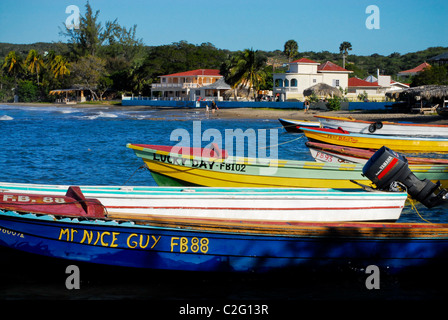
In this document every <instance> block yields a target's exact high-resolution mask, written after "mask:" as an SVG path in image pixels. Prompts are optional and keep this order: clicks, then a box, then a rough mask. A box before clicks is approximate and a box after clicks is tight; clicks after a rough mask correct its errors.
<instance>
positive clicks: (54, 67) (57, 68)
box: [50, 55, 70, 79]
mask: <svg viewBox="0 0 448 320" xmlns="http://www.w3.org/2000/svg"><path fill="white" fill-rule="evenodd" d="M50 68H51V71H52V72H53V75H54V77H55V79H56V78H59V77H63V76H67V75H69V74H70V69H69V68H70V63H68V61H67V59H65V58H64V57H63V56H61V55H57V56H55V57H54V58H53V60H51V61H50Z"/></svg>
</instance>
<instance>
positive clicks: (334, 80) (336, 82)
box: [333, 79, 339, 87]
mask: <svg viewBox="0 0 448 320" xmlns="http://www.w3.org/2000/svg"><path fill="white" fill-rule="evenodd" d="M333 87H339V79H333Z"/></svg>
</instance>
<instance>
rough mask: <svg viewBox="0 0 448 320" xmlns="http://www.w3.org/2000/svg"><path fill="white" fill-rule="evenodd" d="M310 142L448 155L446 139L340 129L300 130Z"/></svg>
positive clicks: (447, 141)
mask: <svg viewBox="0 0 448 320" xmlns="http://www.w3.org/2000/svg"><path fill="white" fill-rule="evenodd" d="M302 130H303V132H304V133H305V135H306V137H307V138H308V139H309V140H310V141H318V142H321V143H329V144H335V145H340V146H346V147H352V148H361V149H375V150H379V149H380V148H381V147H383V146H387V147H389V148H391V149H393V150H396V151H399V152H405V153H448V138H429V137H417V136H407V137H406V136H388V135H379V134H358V133H350V132H348V131H346V130H342V129H326V128H316V129H309V128H302Z"/></svg>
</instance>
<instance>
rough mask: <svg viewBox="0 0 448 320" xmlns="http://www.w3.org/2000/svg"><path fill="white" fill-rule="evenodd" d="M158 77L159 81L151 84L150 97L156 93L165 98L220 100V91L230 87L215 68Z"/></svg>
mask: <svg viewBox="0 0 448 320" xmlns="http://www.w3.org/2000/svg"><path fill="white" fill-rule="evenodd" d="M159 78H160V83H153V84H152V86H151V98H153V97H154V95H157V96H159V97H161V98H162V99H165V100H197V99H198V98H199V97H201V99H204V98H207V99H209V100H215V99H216V100H220V99H221V97H222V91H223V90H227V89H229V88H230V87H229V86H228V85H226V84H225V83H224V81H223V76H221V75H220V74H219V70H217V69H197V70H191V71H186V72H179V73H173V74H167V75H163V76H159ZM218 80H220V81H219V82H217V81H218ZM218 84H220V85H218ZM156 92H158V93H156Z"/></svg>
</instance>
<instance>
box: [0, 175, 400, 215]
mask: <svg viewBox="0 0 448 320" xmlns="http://www.w3.org/2000/svg"><path fill="white" fill-rule="evenodd" d="M76 188H78V189H79V190H80V192H82V194H83V195H84V196H85V197H87V198H92V199H97V200H98V201H99V202H100V203H101V205H102V206H104V208H105V209H106V210H107V212H109V214H115V213H118V214H124V213H126V214H134V215H136V216H138V217H150V216H155V217H159V218H161V217H173V216H175V217H182V218H185V219H190V218H203V219H214V220H223V221H224V220H229V219H242V220H247V221H250V220H258V221H396V220H398V218H399V217H400V214H401V211H402V210H403V207H404V204H405V201H406V198H407V195H406V193H402V192H381V191H364V190H362V189H353V190H350V189H346V190H335V189H317V188H315V189H293V188H269V189H268V188H254V189H252V188H203V187H195V188H193V187H181V188H179V187H140V186H134V187H131V186H80V187H76ZM71 189H72V188H71V187H70V186H64V185H37V184H19V183H0V197H2V200H3V201H2V202H1V203H0V208H2V207H5V205H6V204H7V205H8V206H7V207H6V208H7V209H10V210H15V209H22V210H23V209H25V210H26V209H28V211H31V208H29V207H27V206H30V205H31V206H32V205H34V207H37V208H42V204H44V203H43V202H42V201H35V200H36V199H42V198H44V197H45V196H43V195H45V194H48V196H47V200H48V201H50V200H52V199H53V202H55V203H59V204H61V203H62V204H65V203H74V200H70V199H69V200H64V196H66V192H67V190H71ZM18 205H21V206H20V207H17V206H18ZM50 208H51V206H50ZM58 209H60V208H58Z"/></svg>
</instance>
